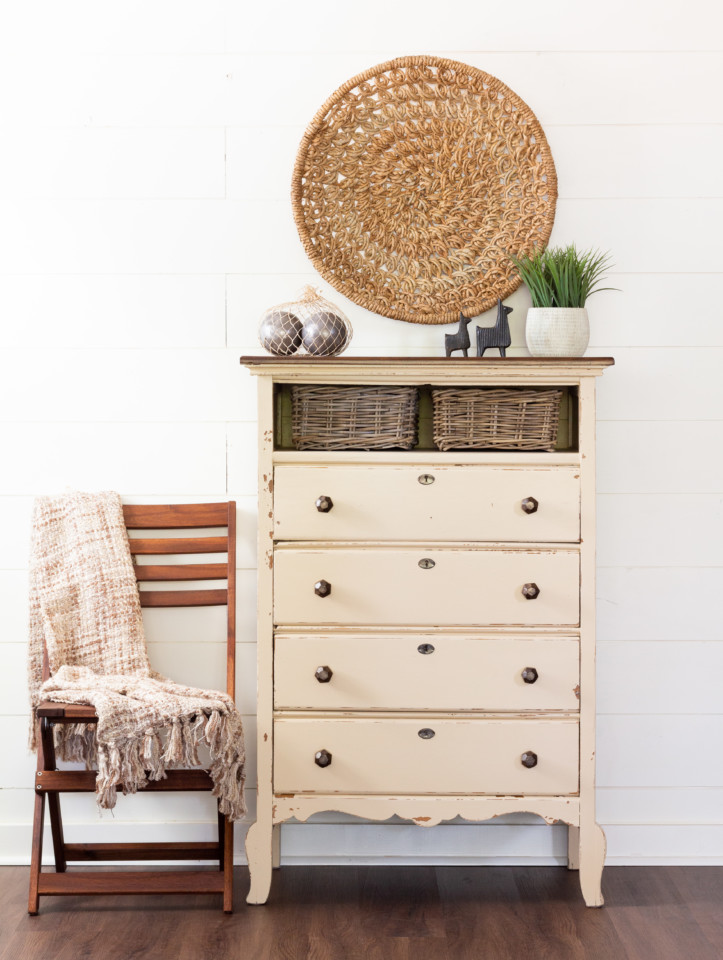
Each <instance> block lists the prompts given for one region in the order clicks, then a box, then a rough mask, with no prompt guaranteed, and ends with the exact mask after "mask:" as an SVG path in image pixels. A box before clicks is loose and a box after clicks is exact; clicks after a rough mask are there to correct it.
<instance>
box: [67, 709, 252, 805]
mask: <svg viewBox="0 0 723 960" xmlns="http://www.w3.org/2000/svg"><path fill="white" fill-rule="evenodd" d="M164 733H165V734H166V744H165V748H164V745H163V739H162V736H163V734H164ZM54 741H55V749H56V752H57V755H58V757H59V758H60V759H62V760H69V761H75V762H82V763H85V765H86V767H87V768H89V769H90V768H95V767H96V766H97V777H96V797H97V801H98V805H99V806H100V807H103V808H104V809H106V810H112V809H113V807H115V804H116V799H117V793H118V789H119V788H120V789H121V791H122V792H123V793H124V794H133V793H136V792H137V791H138V790H142V789H143V788H144V787H145V786H146V785H147V784H148V781H149V780H163V779H165V778H166V775H167V774H166V771H167V770H168V769H170V768H172V767H178V766H181V767H184V766H185V767H198V766H201V760H200V758H199V755H198V747H199V745H200V744H206V746H208V748H209V752H210V756H211V765H210V767H209V771H208V772H209V775H210V776H211V779H212V780H213V784H214V786H213V790H212V791H211V794H212V796H214V797H216V798H217V799H218V801H219V804H218V806H219V810H220V811H221V813H223V814H225V815H226V816H227V817H228V818H229V819H230V820H241V819H243V817H244V816H245V814H246V805H245V802H244V777H245V769H244V755H243V752H242V750H240V749H239V746H240V744H241V743H243V740H242V739H241V729H240V723H233V722H232V721H231V718H230V717H229V716H228V715H226V714H222V713H220V712H219V711H218V710H213V711H211V712H210V713H209V714H208V715H207V714H205V713H201V714H198V715H194V716H192V717H183V718H180V719H174V720H173V721H171V723H170V724H167V725H166V726H165V727H156V728H148V729H147V730H146V731H145V732H144V733H143V734H142V735H141V736H140V737H138V738H137V739H134V740H125V741H115V742H113V743H109V744H97V743H96V737H95V725H94V724H83V723H69V724H56V725H55V727H54Z"/></svg>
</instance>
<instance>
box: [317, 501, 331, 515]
mask: <svg viewBox="0 0 723 960" xmlns="http://www.w3.org/2000/svg"><path fill="white" fill-rule="evenodd" d="M333 506H334V501H333V500H332V499H331V497H319V499H318V500H317V501H316V509H317V510H318V511H319V513H328V512H329V511H330V510H331V508H332V507H333Z"/></svg>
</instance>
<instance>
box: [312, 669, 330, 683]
mask: <svg viewBox="0 0 723 960" xmlns="http://www.w3.org/2000/svg"><path fill="white" fill-rule="evenodd" d="M314 676H315V677H316V679H317V680H318V681H319V683H328V682H329V681H330V680H331V678H332V677H333V676H334V671H333V670H332V669H331V667H317V668H316V670H315V671H314Z"/></svg>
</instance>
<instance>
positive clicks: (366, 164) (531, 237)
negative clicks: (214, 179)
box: [291, 57, 557, 323]
mask: <svg viewBox="0 0 723 960" xmlns="http://www.w3.org/2000/svg"><path fill="white" fill-rule="evenodd" d="M291 199H292V205H293V210H294V218H295V220H296V225H297V228H298V230H299V235H300V236H301V240H302V242H303V244H304V247H305V249H306V252H307V254H308V255H309V257H310V259H311V261H312V263H313V264H314V267H315V268H316V269H317V270H318V271H319V273H320V274H321V275H322V276H323V277H324V279H325V280H327V281H328V282H329V283H330V284H331V285H332V286H333V287H334V288H335V289H336V290H338V291H339V292H340V293H343V294H344V296H346V297H348V298H349V299H350V300H352V301H354V302H355V303H358V304H359V305H360V306H362V307H366V308H367V309H368V310H372V311H374V312H375V313H379V314H382V315H383V316H387V317H394V318H396V319H398V320H407V321H409V322H411V323H451V322H454V321H456V320H457V319H458V317H459V313H460V310H462V311H464V313H465V314H466V315H467V316H476V315H477V314H480V313H482V312H484V311H485V310H489V309H490V308H491V307H493V306H494V305H495V304H496V303H497V299H498V298H502V299H504V298H505V297H507V296H509V294H510V293H512V291H513V290H515V289H516V288H517V287H518V286H519V284H520V277H519V275H517V273H516V271H515V268H514V266H513V265H512V263H511V262H510V261H509V260H508V258H507V253H508V252H509V253H513V254H515V255H516V256H519V255H520V254H521V253H531V252H532V251H533V250H534V249H535V248H538V247H545V246H546V245H547V241H548V240H549V238H550V232H551V230H552V224H553V221H554V217H555V204H556V200H557V177H556V174H555V165H554V163H553V160H552V154H551V153H550V148H549V146H548V144H547V140H546V139H545V135H544V133H543V131H542V127H541V126H540V123H539V121H538V120H537V118H536V117H535V115H534V113H533V112H532V111H531V110H530V108H529V107H528V106H527V104H526V103H524V102H523V101H522V100H521V99H520V98H519V97H518V96H517V94H515V93H513V91H512V90H510V89H509V87H506V86H505V85H504V84H503V83H502V82H501V81H500V80H497V79H496V78H495V77H492V76H490V75H489V74H487V73H483V72H482V71H481V70H478V69H477V68H476V67H471V66H467V65H466V64H463V63H457V62H456V61H454V60H444V59H441V58H439V57H400V58H398V59H396V60H390V61H388V62H387V63H382V64H380V65H379V66H376V67H372V68H371V69H370V70H367V71H365V72H364V73H361V74H359V75H358V76H356V77H353V78H352V79H351V80H348V81H347V82H346V83H345V84H344V85H343V86H341V87H340V88H339V89H338V90H337V91H336V92H335V93H333V94H332V95H331V96H330V97H329V99H328V100H327V101H326V103H324V104H323V106H322V107H321V108H320V109H319V110H318V112H317V113H316V115H315V116H314V118H313V120H312V121H311V123H310V124H309V127H308V129H307V131H306V133H305V134H304V137H303V139H302V141H301V145H300V147H299V152H298V155H297V158H296V164H295V166H294V175H293V182H292V192H291Z"/></svg>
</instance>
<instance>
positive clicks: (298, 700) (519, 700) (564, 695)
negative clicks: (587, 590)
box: [274, 632, 580, 713]
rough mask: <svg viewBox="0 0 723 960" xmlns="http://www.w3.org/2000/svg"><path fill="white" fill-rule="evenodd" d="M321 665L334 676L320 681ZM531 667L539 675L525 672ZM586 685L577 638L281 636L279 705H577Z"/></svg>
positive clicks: (514, 709) (509, 708) (505, 708)
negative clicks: (582, 674)
mask: <svg viewBox="0 0 723 960" xmlns="http://www.w3.org/2000/svg"><path fill="white" fill-rule="evenodd" d="M318 667H328V668H330V670H331V679H329V680H328V681H326V682H322V683H320V682H319V681H318V680H317V677H316V670H317V668H318ZM525 670H526V671H527V673H526V676H527V678H528V680H532V682H525V680H524V679H523V676H522V673H523V671H525ZM531 670H534V671H535V672H534V673H532V672H530V671H531ZM322 676H325V674H322ZM579 684H580V671H579V644H578V641H577V639H576V638H575V637H565V638H559V637H556V638H554V639H553V638H550V639H546V638H545V639H543V638H529V639H515V638H508V637H502V638H483V637H473V636H469V637H465V636H450V635H449V634H446V635H445V634H444V633H442V632H439V633H436V634H426V635H422V634H417V635H415V634H402V635H400V634H396V635H389V636H383V635H381V636H380V635H374V636H361V635H356V636H354V635H348V634H347V635H344V634H337V635H326V636H300V635H288V634H287V635H283V634H277V636H276V640H275V655H274V706H275V709H277V710H325V711H334V710H355V711H357V710H414V711H420V710H437V711H473V710H485V711H488V712H494V713H503V712H511V713H519V712H524V711H526V710H530V711H540V710H561V711H562V710H564V711H577V710H578V709H579V706H580V700H579V694H580V686H579Z"/></svg>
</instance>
